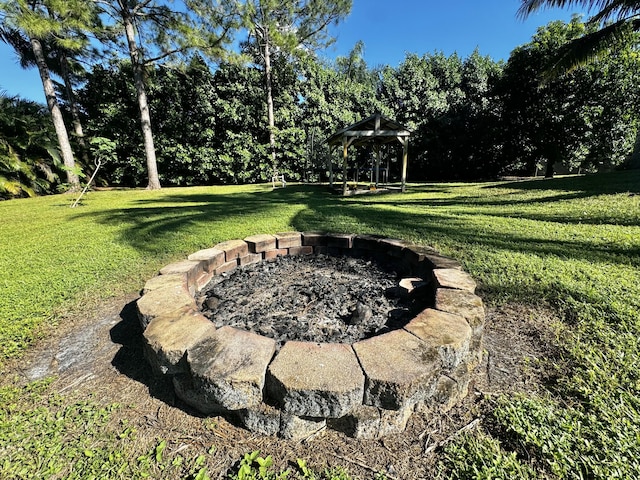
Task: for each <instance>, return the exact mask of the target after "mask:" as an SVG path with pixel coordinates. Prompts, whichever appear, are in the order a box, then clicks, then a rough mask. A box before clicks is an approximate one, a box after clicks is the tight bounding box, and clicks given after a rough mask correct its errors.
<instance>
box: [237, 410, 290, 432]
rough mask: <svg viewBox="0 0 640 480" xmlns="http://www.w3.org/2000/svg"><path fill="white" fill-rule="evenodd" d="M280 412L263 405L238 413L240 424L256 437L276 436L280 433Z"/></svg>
mask: <svg viewBox="0 0 640 480" xmlns="http://www.w3.org/2000/svg"><path fill="white" fill-rule="evenodd" d="M280 416H281V413H280V410H278V409H277V408H275V407H272V406H270V405H267V404H265V403H261V404H260V405H258V406H256V407H253V408H248V409H243V410H239V411H238V417H239V419H240V422H241V423H242V425H243V426H244V428H246V429H247V430H249V431H250V432H253V433H257V434H258V435H277V434H278V432H280Z"/></svg>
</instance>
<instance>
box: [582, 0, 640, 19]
mask: <svg viewBox="0 0 640 480" xmlns="http://www.w3.org/2000/svg"><path fill="white" fill-rule="evenodd" d="M606 3H607V5H603V6H602V8H601V10H600V11H599V12H598V13H597V14H595V15H594V16H593V17H591V19H590V20H589V21H590V22H591V23H595V24H600V23H603V22H606V21H608V20H623V19H631V18H632V17H634V16H637V15H638V14H639V13H640V2H638V1H637V0H615V1H609V2H606Z"/></svg>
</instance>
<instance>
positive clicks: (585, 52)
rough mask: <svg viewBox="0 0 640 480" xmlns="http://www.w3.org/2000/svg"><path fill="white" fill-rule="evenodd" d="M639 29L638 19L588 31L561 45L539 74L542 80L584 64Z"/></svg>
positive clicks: (620, 21)
mask: <svg viewBox="0 0 640 480" xmlns="http://www.w3.org/2000/svg"><path fill="white" fill-rule="evenodd" d="M639 29H640V20H632V21H629V20H618V21H617V22H615V23H612V24H610V25H607V26H606V27H603V28H601V29H600V30H597V31H594V32H592V33H588V34H586V35H584V36H582V37H580V38H576V39H575V40H572V41H571V42H569V43H567V44H565V45H563V46H562V47H561V48H560V50H559V52H558V54H557V55H555V57H554V58H553V60H552V61H551V62H550V64H549V66H548V67H547V68H546V69H545V70H544V72H543V73H542V76H541V80H542V81H543V82H546V81H549V80H552V79H554V78H557V77H558V76H560V75H562V74H564V73H568V72H570V71H572V70H573V69H575V68H577V67H580V66H582V65H585V64H587V63H589V62H591V61H593V60H595V59H597V58H598V57H599V56H601V55H602V54H604V53H606V52H608V51H609V50H610V49H612V48H614V47H615V46H616V45H617V44H619V43H620V42H621V41H623V40H624V39H625V38H627V36H628V35H630V34H631V32H633V31H638V30H639Z"/></svg>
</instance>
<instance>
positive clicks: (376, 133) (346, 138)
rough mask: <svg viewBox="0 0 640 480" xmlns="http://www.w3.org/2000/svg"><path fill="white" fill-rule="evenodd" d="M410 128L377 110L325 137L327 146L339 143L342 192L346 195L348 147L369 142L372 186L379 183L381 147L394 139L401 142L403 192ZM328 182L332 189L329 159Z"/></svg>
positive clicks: (331, 169) (331, 165) (405, 179)
mask: <svg viewBox="0 0 640 480" xmlns="http://www.w3.org/2000/svg"><path fill="white" fill-rule="evenodd" d="M410 136H411V132H410V131H409V129H408V128H407V127H405V126H403V125H401V124H400V123H398V122H396V121H395V120H391V119H389V118H386V117H384V116H382V115H381V114H380V113H376V114H374V115H371V116H370V117H368V118H365V119H364V120H360V121H359V122H356V123H354V124H353V125H350V126H348V127H346V128H343V129H342V130H339V131H338V132H336V133H334V134H333V135H331V136H330V137H329V138H327V140H326V142H327V144H328V145H329V147H330V148H332V147H339V146H342V194H343V195H347V194H348V189H347V170H348V155H347V150H348V148H349V147H350V146H352V145H353V146H360V145H371V146H373V151H374V153H375V160H376V165H375V169H374V171H375V186H376V188H378V185H379V182H380V147H381V146H382V145H384V144H387V143H391V142H394V141H398V142H400V144H401V145H402V175H401V190H402V191H403V192H404V191H405V189H406V183H407V152H408V145H409V137H410ZM329 184H330V186H331V188H333V161H332V160H331V159H330V160H329Z"/></svg>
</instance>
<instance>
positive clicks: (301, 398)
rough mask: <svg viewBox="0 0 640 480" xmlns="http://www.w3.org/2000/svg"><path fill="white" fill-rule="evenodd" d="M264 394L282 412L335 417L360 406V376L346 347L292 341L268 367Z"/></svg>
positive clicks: (353, 357) (349, 347)
mask: <svg viewBox="0 0 640 480" xmlns="http://www.w3.org/2000/svg"><path fill="white" fill-rule="evenodd" d="M266 391H267V394H268V395H269V397H270V398H271V399H273V400H274V401H275V402H276V403H278V404H280V405H282V409H283V411H284V412H287V413H291V414H294V415H298V416H305V417H330V418H336V417H342V416H344V415H346V414H347V413H348V412H349V411H351V410H352V409H353V408H355V407H356V406H357V405H361V404H362V397H363V393H364V375H363V373H362V370H361V368H360V366H359V365H358V360H357V359H356V356H355V354H354V352H353V350H352V348H351V346H349V345H344V344H338V343H311V342H295V341H292V342H287V343H285V345H284V346H283V347H282V349H281V350H280V352H279V353H278V355H277V356H276V358H275V359H274V360H273V362H271V365H269V374H268V377H267V385H266Z"/></svg>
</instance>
